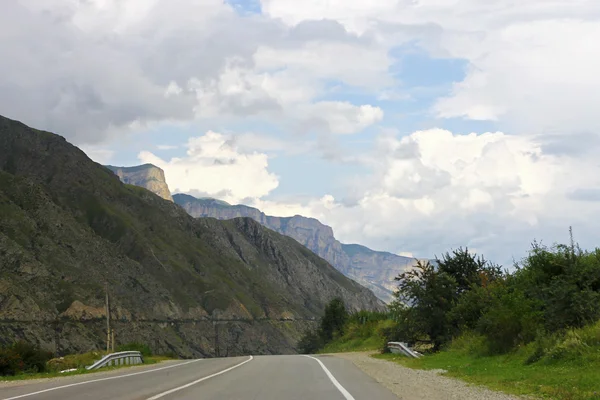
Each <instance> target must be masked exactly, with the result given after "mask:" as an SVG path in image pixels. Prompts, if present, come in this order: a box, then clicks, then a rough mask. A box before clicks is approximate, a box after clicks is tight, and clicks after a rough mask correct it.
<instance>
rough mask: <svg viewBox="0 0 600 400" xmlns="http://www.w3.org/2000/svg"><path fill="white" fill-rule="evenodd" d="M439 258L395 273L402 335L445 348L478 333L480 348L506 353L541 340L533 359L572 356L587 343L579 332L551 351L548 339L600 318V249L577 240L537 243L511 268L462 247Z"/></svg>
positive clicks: (399, 336) (397, 315)
mask: <svg viewBox="0 0 600 400" xmlns="http://www.w3.org/2000/svg"><path fill="white" fill-rule="evenodd" d="M436 263H437V267H434V266H433V265H431V264H430V263H422V262H419V263H418V264H417V265H416V267H415V268H413V269H411V270H409V271H406V272H404V273H403V274H400V275H399V276H398V277H397V278H396V280H397V281H398V282H399V285H398V289H399V290H398V293H397V300H396V301H395V302H394V303H393V304H392V305H391V306H390V313H391V315H392V319H393V320H394V321H396V322H397V323H398V329H397V331H396V335H395V336H396V337H397V339H399V340H402V341H406V342H408V343H411V344H414V343H418V342H424V341H426V340H429V341H431V343H432V344H433V349H434V350H440V349H441V348H442V347H443V346H444V345H447V344H449V343H450V342H451V341H452V339H453V338H457V337H459V336H461V335H462V334H464V333H465V332H472V333H473V334H474V335H476V337H477V341H478V345H477V347H478V351H477V352H478V354H503V353H507V352H510V351H513V350H515V349H518V348H520V347H521V346H523V345H527V344H528V343H531V342H533V341H536V340H537V341H538V343H537V344H536V345H531V346H529V347H528V348H530V349H534V350H531V351H530V354H529V356H528V362H530V363H533V362H536V361H538V360H540V359H542V358H543V357H546V355H547V354H553V357H555V358H557V357H558V358H560V357H563V354H572V353H573V349H574V348H578V349H579V348H580V346H579V340H578V336H577V335H574V334H567V338H566V339H564V340H562V342H560V343H562V344H561V345H560V346H559V345H558V344H556V345H555V347H553V348H554V350H552V352H550V350H548V349H547V347H548V346H549V345H548V343H547V342H548V341H549V340H550V339H549V338H551V337H555V336H553V335H554V334H557V335H559V336H560V335H563V333H564V332H565V330H569V329H573V328H580V327H583V326H586V325H588V324H593V323H595V322H596V321H598V320H599V319H600V249H596V250H594V251H593V252H585V251H582V250H581V249H580V248H579V247H578V246H577V245H575V244H574V243H573V240H572V239H571V244H570V245H555V246H553V247H550V248H548V247H545V246H541V245H539V244H538V243H536V242H534V244H533V247H532V249H531V251H530V253H529V255H528V256H527V257H526V258H525V259H524V260H522V262H521V263H519V264H517V265H516V266H515V270H514V271H513V272H512V273H509V272H508V271H505V272H503V271H502V269H501V268H500V267H499V266H497V265H495V264H492V263H490V262H488V261H486V260H485V259H484V258H483V257H482V256H479V257H477V256H475V255H474V254H471V253H469V251H468V249H462V248H460V249H458V250H454V251H453V252H452V253H446V254H444V255H443V256H442V258H441V259H437V260H436ZM568 335H571V336H568ZM392 336H393V335H392ZM481 337H484V338H485V346H483V347H482V346H481V343H480V340H479V339H480V338H481ZM561 337H562V336H561ZM553 340H554V339H553Z"/></svg>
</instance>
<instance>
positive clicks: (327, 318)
mask: <svg viewBox="0 0 600 400" xmlns="http://www.w3.org/2000/svg"><path fill="white" fill-rule="evenodd" d="M347 320H348V311H346V305H345V304H344V301H343V300H342V299H340V298H335V299H333V300H331V302H329V304H327V306H326V307H325V314H324V315H323V317H322V318H321V327H320V329H319V335H320V336H321V340H322V341H323V342H325V343H327V342H328V341H331V340H332V339H333V338H334V336H335V335H337V336H341V335H343V334H344V325H345V324H346V321H347Z"/></svg>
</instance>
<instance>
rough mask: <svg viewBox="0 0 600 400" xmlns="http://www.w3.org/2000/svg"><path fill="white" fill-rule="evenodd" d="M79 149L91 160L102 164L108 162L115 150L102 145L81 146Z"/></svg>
mask: <svg viewBox="0 0 600 400" xmlns="http://www.w3.org/2000/svg"><path fill="white" fill-rule="evenodd" d="M80 149H81V150H83V152H84V153H85V154H86V155H87V156H88V157H89V158H91V159H92V160H93V161H95V162H97V163H99V164H102V165H108V164H110V162H111V160H112V157H113V155H114V154H115V152H114V151H113V150H111V149H107V148H105V147H102V146H82V147H80Z"/></svg>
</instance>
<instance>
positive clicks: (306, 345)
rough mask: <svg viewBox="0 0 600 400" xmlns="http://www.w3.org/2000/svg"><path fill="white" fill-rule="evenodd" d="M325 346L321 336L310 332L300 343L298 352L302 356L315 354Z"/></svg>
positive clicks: (315, 332) (312, 331)
mask: <svg viewBox="0 0 600 400" xmlns="http://www.w3.org/2000/svg"><path fill="white" fill-rule="evenodd" d="M323 346H324V343H323V341H322V340H321V335H319V333H318V332H317V331H314V330H309V331H307V332H306V333H305V334H304V336H302V338H301V339H300V341H299V342H298V352H299V353H300V354H315V353H317V352H318V351H319V350H321V349H322V348H323Z"/></svg>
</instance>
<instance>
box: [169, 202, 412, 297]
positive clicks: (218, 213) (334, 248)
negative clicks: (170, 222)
mask: <svg viewBox="0 0 600 400" xmlns="http://www.w3.org/2000/svg"><path fill="white" fill-rule="evenodd" d="M173 200H174V201H175V203H176V204H179V205H180V206H182V207H183V208H184V209H185V210H186V211H187V212H188V213H189V214H190V215H192V216H193V217H196V218H205V217H211V218H217V219H221V220H227V219H232V218H237V217H250V218H252V219H254V220H256V221H257V222H259V223H260V224H262V225H264V226H266V227H267V228H269V229H272V230H274V231H276V232H279V233H281V234H283V235H286V236H290V237H292V238H294V239H296V240H297V241H298V242H299V243H301V244H303V245H304V246H306V247H307V248H309V249H310V250H311V251H313V252H314V253H315V254H317V255H319V256H320V257H322V258H324V259H325V260H327V261H328V262H329V263H330V264H331V265H333V266H334V267H335V268H336V269H338V270H339V271H341V272H342V273H343V274H344V275H346V276H348V277H349V278H351V279H354V280H356V281H357V282H359V283H361V284H362V285H364V286H365V287H367V288H369V289H371V290H372V291H373V292H374V293H375V295H377V297H379V298H380V299H382V300H383V301H385V302H390V301H391V300H392V299H393V292H394V290H395V288H396V282H395V280H394V278H395V277H396V276H398V275H399V274H400V273H402V272H403V271H404V270H405V269H406V268H409V267H411V266H413V265H414V264H415V263H416V260H415V259H414V258H411V257H404V256H399V255H397V254H393V253H389V252H382V251H376V250H372V249H370V248H368V247H366V246H363V245H360V244H343V243H341V242H339V241H338V240H337V239H336V238H335V236H334V233H333V229H332V228H331V227H330V226H327V225H325V224H323V223H321V222H320V221H319V220H318V219H316V218H310V217H304V216H301V215H295V216H293V217H274V216H270V215H266V214H265V213H264V212H262V211H261V210H259V209H257V208H254V207H250V206H246V205H242V204H238V205H229V204H227V203H225V202H221V203H220V204H218V205H215V203H214V201H215V199H210V198H204V199H197V198H195V197H193V196H190V195H187V194H175V195H173ZM217 201H219V200H217ZM222 203H225V204H226V205H225V204H222Z"/></svg>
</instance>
